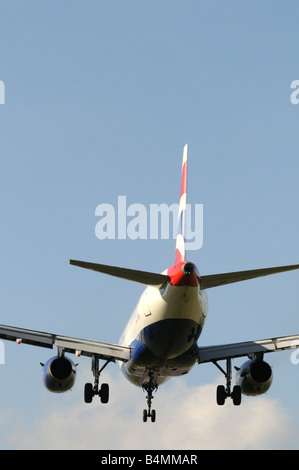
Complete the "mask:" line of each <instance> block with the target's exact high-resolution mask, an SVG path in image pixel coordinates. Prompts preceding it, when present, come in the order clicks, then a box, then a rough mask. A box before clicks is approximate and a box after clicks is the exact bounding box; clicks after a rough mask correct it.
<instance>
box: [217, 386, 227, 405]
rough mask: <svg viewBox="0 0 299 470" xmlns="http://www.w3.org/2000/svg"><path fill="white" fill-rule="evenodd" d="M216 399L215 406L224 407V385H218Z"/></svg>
mask: <svg viewBox="0 0 299 470" xmlns="http://www.w3.org/2000/svg"><path fill="white" fill-rule="evenodd" d="M216 399H217V405H219V406H222V405H224V403H225V399H226V392H225V387H224V385H218V387H217V391H216Z"/></svg>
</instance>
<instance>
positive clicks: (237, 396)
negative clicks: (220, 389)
mask: <svg viewBox="0 0 299 470" xmlns="http://www.w3.org/2000/svg"><path fill="white" fill-rule="evenodd" d="M241 399H242V393H241V387H240V385H235V386H234V388H233V393H232V400H233V404H234V405H236V406H239V405H241Z"/></svg>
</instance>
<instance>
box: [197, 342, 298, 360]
mask: <svg viewBox="0 0 299 470" xmlns="http://www.w3.org/2000/svg"><path fill="white" fill-rule="evenodd" d="M298 347H299V335H292V336H281V337H277V338H268V339H262V340H257V341H246V342H242V343H231V344H222V345H219V346H206V347H202V348H198V349H197V360H198V363H199V364H202V363H204V362H213V361H221V360H223V359H229V358H234V357H242V356H248V355H249V354H257V353H269V352H275V351H283V350H285V349H294V348H298Z"/></svg>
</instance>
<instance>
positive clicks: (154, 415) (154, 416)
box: [151, 410, 156, 423]
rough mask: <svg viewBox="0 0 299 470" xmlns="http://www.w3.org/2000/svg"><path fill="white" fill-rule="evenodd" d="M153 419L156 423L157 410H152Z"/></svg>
mask: <svg viewBox="0 0 299 470" xmlns="http://www.w3.org/2000/svg"><path fill="white" fill-rule="evenodd" d="M151 420H152V423H154V422H155V421H156V410H152V412H151Z"/></svg>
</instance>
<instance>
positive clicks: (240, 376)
mask: <svg viewBox="0 0 299 470" xmlns="http://www.w3.org/2000/svg"><path fill="white" fill-rule="evenodd" d="M272 379H273V375H272V369H271V367H270V366H269V364H267V362H264V361H263V360H261V359H253V360H249V361H247V362H245V363H244V364H243V365H242V366H241V367H240V369H239V370H238V371H237V374H236V384H237V385H240V387H241V391H242V393H243V394H244V395H249V396H255V395H262V394H263V393H266V392H267V391H268V390H269V388H270V386H271V383H272Z"/></svg>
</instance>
